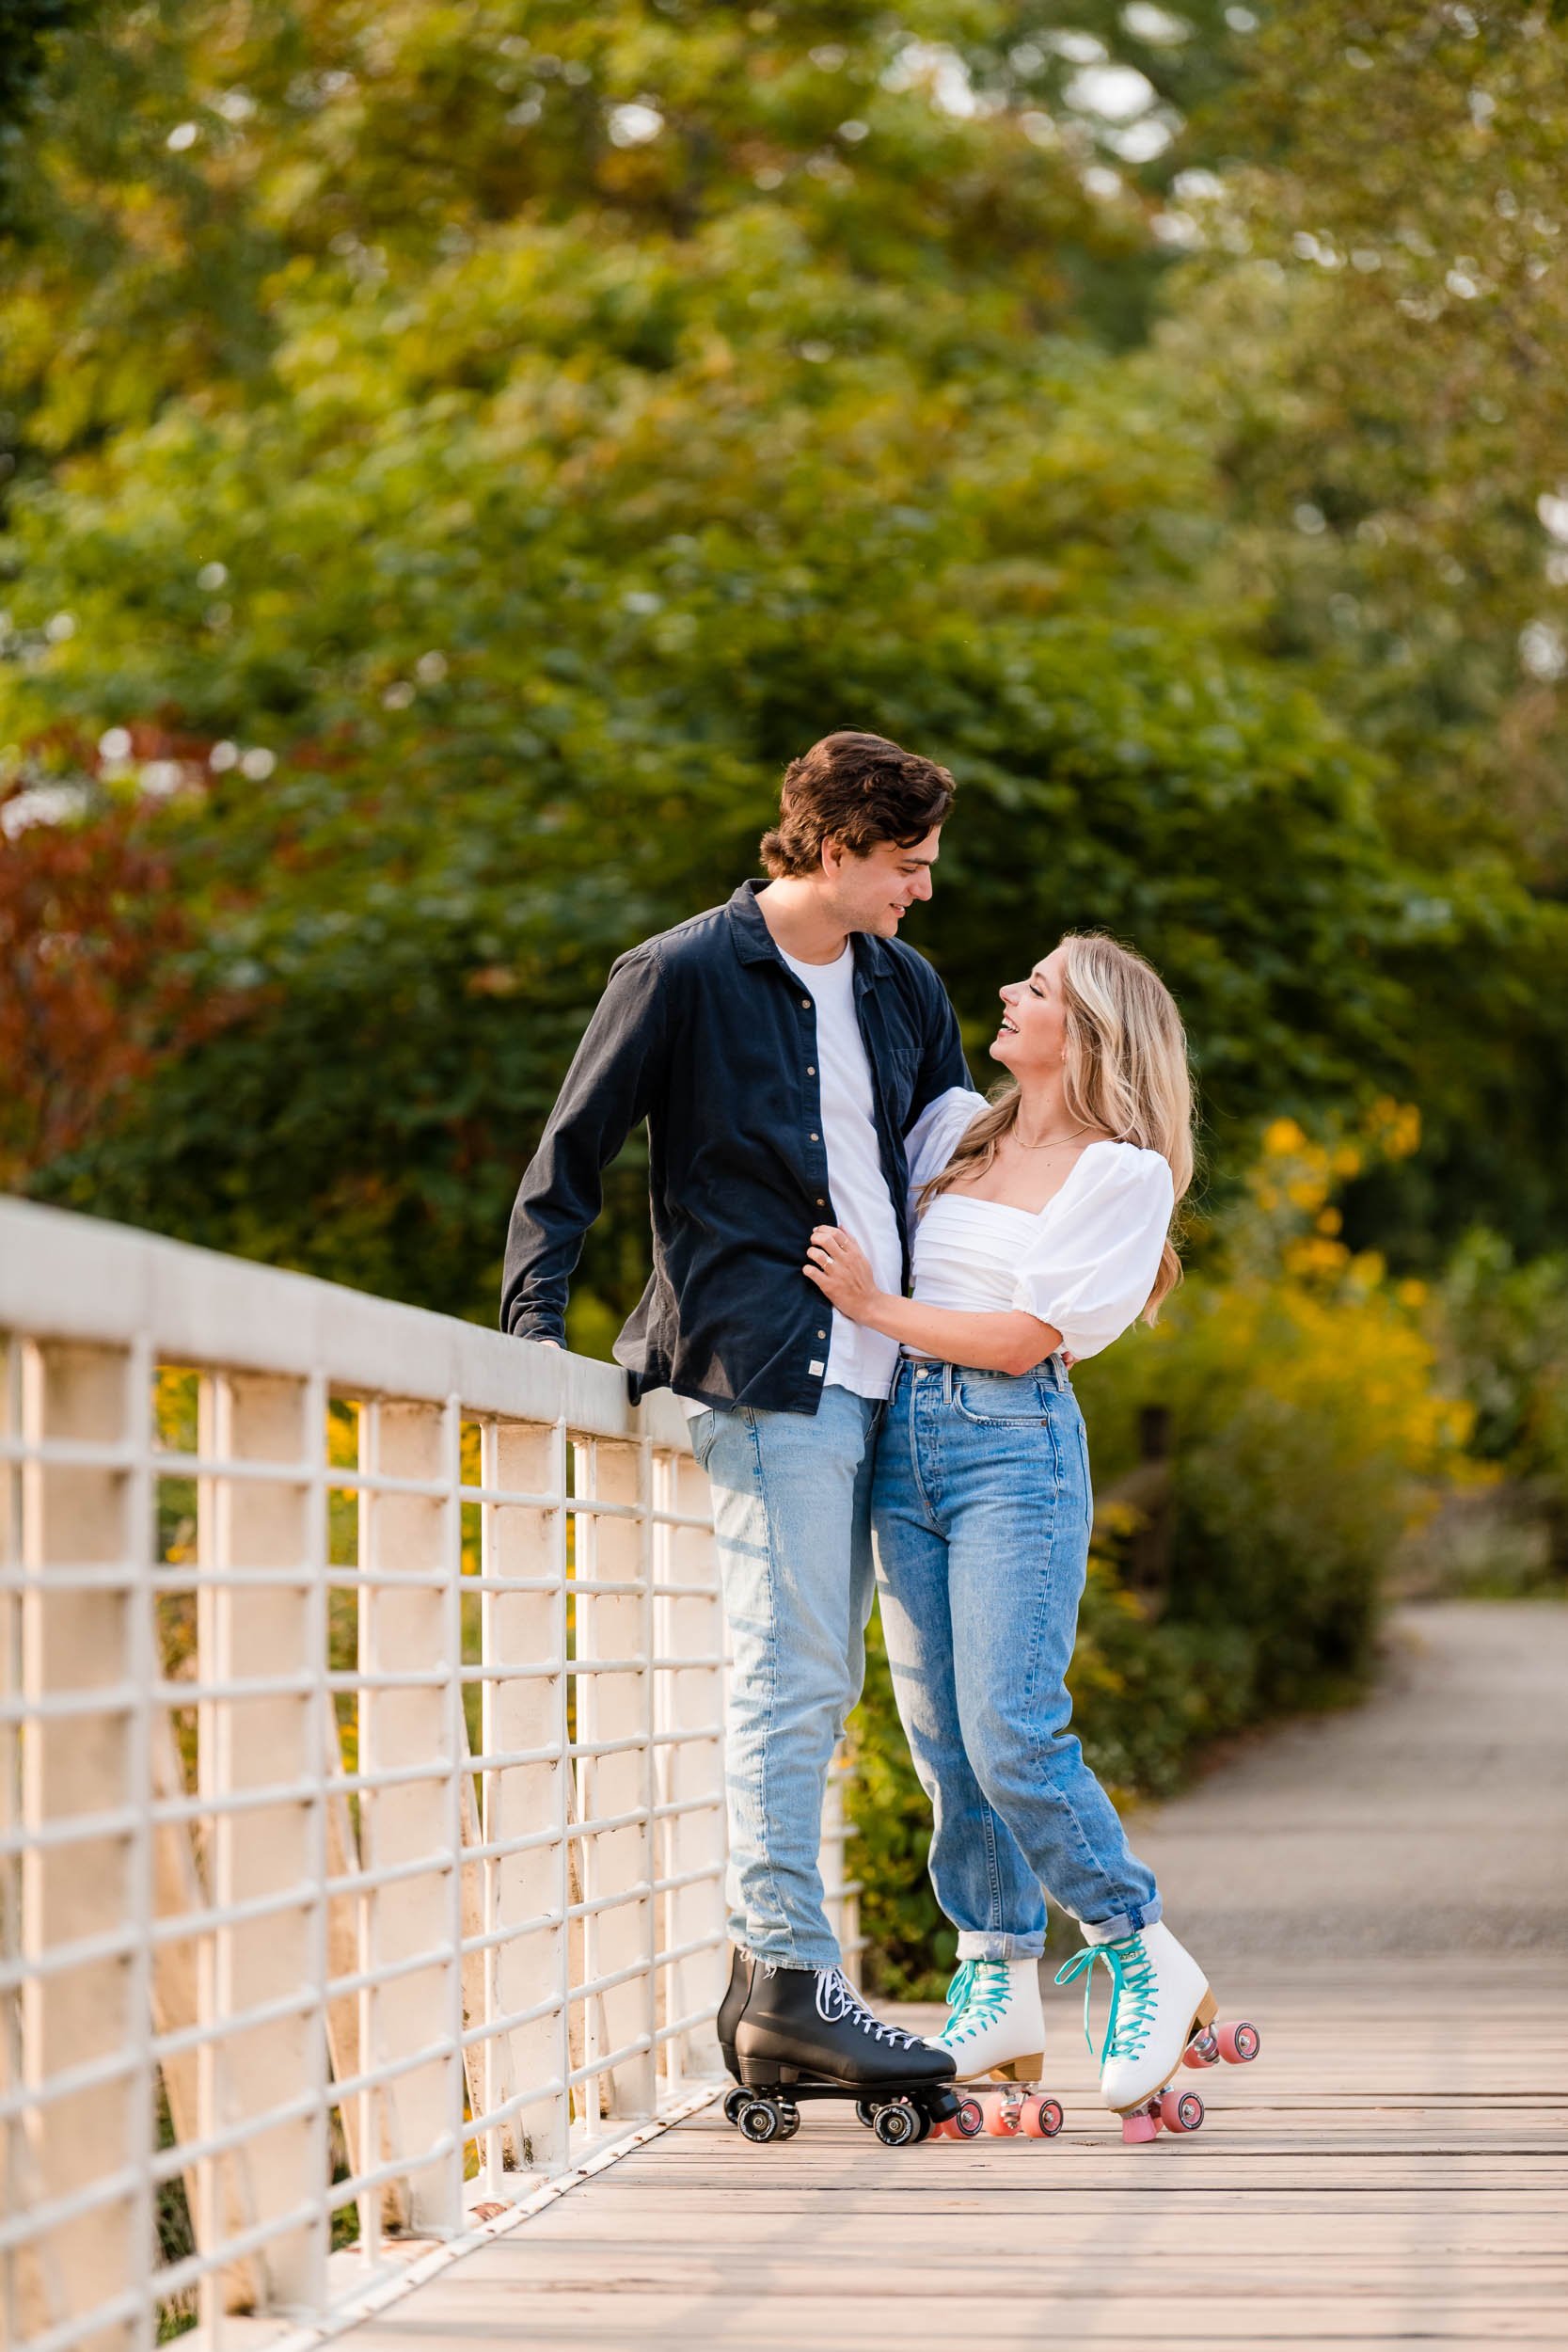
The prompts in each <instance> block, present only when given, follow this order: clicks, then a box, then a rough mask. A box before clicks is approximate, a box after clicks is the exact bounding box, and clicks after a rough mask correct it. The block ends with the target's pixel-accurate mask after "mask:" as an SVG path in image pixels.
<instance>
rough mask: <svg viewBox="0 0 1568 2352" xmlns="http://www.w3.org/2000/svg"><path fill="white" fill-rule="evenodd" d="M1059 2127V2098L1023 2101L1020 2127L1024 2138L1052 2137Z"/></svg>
mask: <svg viewBox="0 0 1568 2352" xmlns="http://www.w3.org/2000/svg"><path fill="white" fill-rule="evenodd" d="M1061 2128H1062V2107H1061V2102H1060V2100H1057V2099H1045V2098H1036V2099H1026V2100H1025V2101H1024V2103H1023V2122H1022V2132H1023V2137H1024V2138H1025V2139H1054V2138H1055V2137H1056V2134H1057V2133H1058V2132H1059V2131H1060V2130H1061Z"/></svg>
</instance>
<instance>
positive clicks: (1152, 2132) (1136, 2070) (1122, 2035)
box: [1056, 1921, 1259, 2144]
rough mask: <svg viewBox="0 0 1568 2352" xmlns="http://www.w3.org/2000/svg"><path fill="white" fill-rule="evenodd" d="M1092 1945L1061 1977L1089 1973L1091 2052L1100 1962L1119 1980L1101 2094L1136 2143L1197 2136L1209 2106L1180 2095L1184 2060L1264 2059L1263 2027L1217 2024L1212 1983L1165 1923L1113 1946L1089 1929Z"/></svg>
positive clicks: (1104, 2047)
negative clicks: (1160, 2136) (1162, 2135)
mask: <svg viewBox="0 0 1568 2352" xmlns="http://www.w3.org/2000/svg"><path fill="white" fill-rule="evenodd" d="M1084 1932H1085V1935H1086V1936H1087V1937H1088V1939H1089V1940H1088V1942H1087V1943H1086V1944H1085V1947H1084V1948H1083V1950H1082V1951H1079V1952H1075V1953H1074V1954H1073V1957H1072V1958H1071V1959H1070V1960H1069V1962H1068V1963H1067V1966H1066V1967H1065V1968H1063V1969H1060V1970H1059V1971H1058V1972H1057V1976H1056V1982H1057V1983H1058V1984H1070V1983H1071V1982H1072V1979H1074V1977H1079V1976H1085V1977H1086V1981H1085V1986H1084V2039H1085V2042H1087V2043H1088V2045H1089V2047H1090V2049H1091V2050H1092V2049H1093V2048H1094V2039H1093V2036H1092V2034H1091V2033H1090V2031H1089V1995H1090V1993H1091V1992H1092V1990H1093V1986H1094V1970H1095V1965H1096V1963H1101V1965H1103V1967H1104V1968H1105V1969H1106V1970H1107V1972H1108V1973H1109V1975H1110V1979H1111V2008H1110V2014H1109V2016H1108V2017H1107V2018H1106V2021H1105V2039H1104V2041H1103V2042H1102V2043H1101V2050H1100V2095H1101V2098H1102V2099H1103V2100H1104V2102H1105V2105H1106V2106H1108V2107H1110V2108H1111V2109H1112V2111H1113V2112H1114V2113H1115V2114H1117V2115H1119V2116H1120V2117H1121V2136H1122V2138H1123V2139H1124V2140H1126V2141H1128V2142H1129V2143H1130V2144H1131V2143H1135V2142H1137V2141H1141V2140H1149V2139H1153V2138H1154V2137H1155V2136H1156V2134H1157V2133H1158V2132H1159V2131H1160V2130H1161V2129H1162V2128H1164V2130H1165V2131H1167V2132H1196V2129H1197V2127H1198V2125H1199V2124H1200V2123H1201V2122H1202V2121H1203V2102H1202V2100H1201V2099H1200V2098H1199V2097H1198V2095H1197V2093H1196V2090H1175V2089H1174V2088H1173V2087H1172V2077H1173V2075H1174V2074H1175V2073H1176V2070H1177V2068H1178V2067H1179V2066H1180V2065H1181V2064H1182V2063H1183V2062H1185V2064H1187V2065H1188V2066H1212V2065H1213V2064H1214V2063H1215V2061H1216V2060H1217V2059H1219V2058H1226V2059H1227V2060H1228V2061H1229V2062H1230V2063H1231V2064H1232V2065H1244V2064H1245V2062H1246V2061H1247V2060H1248V2059H1249V2058H1256V2057H1257V2056H1258V2051H1259V2033H1258V2028H1257V2027H1256V2026H1245V2025H1225V2026H1216V2025H1215V2023H1214V2015H1215V2010H1216V2009H1217V2007H1218V2004H1217V2003H1216V2001H1215V1999H1214V1996H1213V1994H1212V1993H1211V1992H1210V1990H1209V1979H1207V1977H1206V1976H1205V1975H1204V1973H1203V1971H1202V1969H1201V1968H1200V1967H1199V1966H1198V1964H1197V1963H1196V1960H1195V1959H1194V1958H1193V1956H1192V1954H1191V1952H1189V1951H1187V1950H1186V1949H1185V1948H1184V1947H1182V1946H1181V1945H1180V1944H1179V1943H1178V1942H1177V1940H1176V1938H1175V1936H1174V1935H1172V1933H1171V1931H1170V1930H1169V1928H1167V1927H1166V1926H1165V1925H1164V1922H1163V1921H1156V1922H1155V1924H1154V1925H1153V1926H1152V1927H1147V1928H1140V1929H1139V1931H1138V1932H1137V1933H1136V1934H1135V1935H1129V1936H1127V1937H1125V1938H1124V1939H1123V1940H1122V1941H1121V1942H1120V1943H1117V1944H1112V1943H1108V1942H1106V1941H1105V1940H1104V1938H1102V1937H1101V1936H1099V1935H1097V1934H1096V1932H1095V1931H1094V1929H1093V1928H1088V1927H1086V1928H1085V1930H1084Z"/></svg>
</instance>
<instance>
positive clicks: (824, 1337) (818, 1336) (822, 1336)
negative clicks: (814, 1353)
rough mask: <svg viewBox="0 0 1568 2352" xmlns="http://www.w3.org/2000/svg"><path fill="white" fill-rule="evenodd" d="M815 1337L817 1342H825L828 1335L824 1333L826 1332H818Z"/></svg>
mask: <svg viewBox="0 0 1568 2352" xmlns="http://www.w3.org/2000/svg"><path fill="white" fill-rule="evenodd" d="M816 1336H817V1338H818V1339H819V1340H825V1339H826V1338H827V1336H828V1334H827V1333H826V1331H818V1333H817V1335H816Z"/></svg>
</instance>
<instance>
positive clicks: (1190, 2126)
mask: <svg viewBox="0 0 1568 2352" xmlns="http://www.w3.org/2000/svg"><path fill="white" fill-rule="evenodd" d="M1160 2121H1161V2122H1162V2123H1163V2124H1164V2127H1165V2129H1166V2131H1167V2132H1196V2129H1197V2127H1198V2125H1199V2124H1200V2123H1201V2122H1202V2121H1203V2102H1202V2100H1201V2099H1200V2098H1199V2097H1198V2095H1197V2092H1196V2090H1166V2091H1164V2092H1162V2094H1161V2098H1160Z"/></svg>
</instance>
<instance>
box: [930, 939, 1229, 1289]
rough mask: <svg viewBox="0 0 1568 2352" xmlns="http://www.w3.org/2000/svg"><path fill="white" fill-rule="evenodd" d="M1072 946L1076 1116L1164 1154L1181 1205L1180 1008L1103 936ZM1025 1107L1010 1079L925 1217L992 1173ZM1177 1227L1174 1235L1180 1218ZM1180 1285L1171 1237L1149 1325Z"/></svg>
mask: <svg viewBox="0 0 1568 2352" xmlns="http://www.w3.org/2000/svg"><path fill="white" fill-rule="evenodd" d="M1062 946H1064V947H1065V948H1066V949H1067V955H1066V957H1065V959H1064V969H1063V973H1062V1000H1063V1004H1064V1006H1065V1008H1066V1012H1067V1052H1066V1057H1065V1059H1066V1064H1067V1067H1066V1070H1065V1072H1064V1073H1063V1078H1064V1092H1065V1100H1066V1105H1067V1112H1068V1116H1069V1119H1071V1120H1074V1121H1076V1122H1078V1123H1079V1124H1081V1125H1083V1126H1086V1127H1087V1126H1093V1127H1099V1128H1101V1129H1103V1131H1104V1132H1105V1134H1106V1135H1108V1136H1114V1137H1115V1139H1116V1140H1117V1142H1118V1143H1135V1144H1137V1145H1138V1147H1139V1149H1140V1150H1142V1151H1145V1152H1159V1154H1160V1156H1161V1158H1162V1159H1163V1160H1164V1161H1165V1162H1166V1163H1167V1164H1168V1166H1169V1168H1170V1172H1171V1181H1172V1184H1174V1186H1175V1191H1176V1200H1177V1203H1178V1204H1180V1200H1181V1198H1182V1196H1183V1194H1184V1193H1185V1192H1186V1190H1187V1188H1188V1186H1189V1185H1190V1184H1191V1183H1192V1181H1193V1085H1192V1078H1191V1075H1190V1073H1189V1071H1188V1068H1187V1035H1186V1031H1185V1030H1184V1029H1183V1028H1182V1026H1181V1016H1180V1013H1179V1012H1178V1011H1177V1009H1176V1004H1175V1000H1174V998H1173V997H1172V995H1171V993H1170V991H1169V989H1168V988H1167V987H1166V986H1165V984H1164V980H1163V979H1161V977H1160V976H1159V974H1158V973H1157V972H1156V971H1155V970H1154V968H1153V966H1152V965H1150V964H1148V963H1146V962H1145V961H1144V960H1143V958H1142V956H1139V955H1134V954H1133V952H1132V948H1131V947H1123V946H1121V945H1120V944H1119V943H1118V942H1117V940H1114V939H1108V938H1106V936H1105V935H1104V933H1103V932H1102V931H1069V932H1068V934H1067V936H1066V938H1065V939H1064V940H1063V941H1062ZM1018 1106H1019V1090H1018V1082H1017V1080H1016V1079H1013V1078H1008V1079H1006V1080H1004V1082H1003V1084H1002V1085H1001V1086H1000V1087H999V1088H997V1089H995V1091H994V1092H993V1093H992V1096H991V1101H990V1109H989V1110H987V1111H984V1112H982V1113H981V1115H980V1117H979V1118H978V1119H977V1120H975V1121H974V1125H973V1126H972V1127H971V1128H970V1130H969V1132H968V1134H967V1135H966V1136H964V1138H963V1140H962V1142H961V1143H960V1144H959V1145H958V1150H957V1151H956V1152H954V1154H953V1156H952V1158H951V1159H950V1160H949V1161H948V1163H947V1166H946V1167H945V1168H943V1169H942V1171H941V1173H940V1175H937V1176H933V1177H932V1179H931V1181H930V1183H929V1184H925V1185H923V1186H922V1188H921V1193H920V1200H919V1204H918V1206H919V1213H920V1215H921V1216H924V1215H925V1213H926V1211H927V1209H928V1208H929V1207H930V1205H931V1202H932V1201H933V1200H935V1199H936V1198H937V1196H938V1194H939V1193H942V1192H945V1191H946V1190H947V1188H948V1186H949V1185H950V1184H953V1183H955V1182H956V1181H957V1179H958V1177H960V1176H964V1175H967V1174H971V1173H973V1174H975V1175H978V1174H979V1173H980V1172H981V1170H982V1169H984V1168H989V1167H990V1164H991V1161H992V1159H993V1158H994V1157H995V1155H996V1146H997V1144H998V1142H999V1141H1000V1139H1001V1138H1002V1136H1005V1135H1007V1134H1008V1133H1010V1131H1011V1129H1012V1127H1013V1126H1014V1124H1015V1122H1016V1121H1017V1119H1018ZM1171 1221H1172V1227H1173V1229H1174V1226H1175V1222H1176V1220H1175V1217H1174V1216H1173V1217H1172V1220H1171ZM1180 1279H1181V1261H1180V1258H1179V1257H1178V1256H1177V1254H1176V1245H1175V1243H1174V1242H1173V1241H1172V1239H1171V1237H1170V1234H1169V1233H1167V1234H1166V1236H1165V1246H1164V1251H1163V1253H1162V1255H1161V1259H1160V1270H1159V1272H1158V1274H1156V1276H1155V1278H1154V1288H1153V1289H1152V1290H1151V1291H1150V1292H1149V1295H1148V1303H1147V1304H1146V1306H1145V1308H1144V1311H1143V1312H1144V1320H1145V1321H1146V1322H1148V1323H1152V1322H1153V1321H1154V1318H1155V1315H1156V1314H1157V1313H1158V1311H1159V1308H1160V1302H1161V1300H1162V1299H1163V1298H1164V1297H1166V1296H1167V1295H1168V1294H1169V1293H1170V1292H1171V1291H1173V1290H1174V1289H1175V1288H1176V1285H1177V1284H1178V1282H1180Z"/></svg>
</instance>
